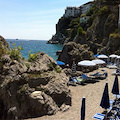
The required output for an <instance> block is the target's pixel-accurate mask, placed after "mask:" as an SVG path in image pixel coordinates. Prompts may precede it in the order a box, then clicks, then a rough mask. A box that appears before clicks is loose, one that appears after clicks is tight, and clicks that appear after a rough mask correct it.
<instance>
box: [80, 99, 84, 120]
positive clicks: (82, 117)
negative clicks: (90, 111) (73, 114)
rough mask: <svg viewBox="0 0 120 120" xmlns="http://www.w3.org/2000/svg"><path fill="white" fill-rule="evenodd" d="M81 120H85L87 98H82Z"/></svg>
mask: <svg viewBox="0 0 120 120" xmlns="http://www.w3.org/2000/svg"><path fill="white" fill-rule="evenodd" d="M80 120H85V98H82V105H81V119H80Z"/></svg>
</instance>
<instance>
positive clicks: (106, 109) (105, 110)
mask: <svg viewBox="0 0 120 120" xmlns="http://www.w3.org/2000/svg"><path fill="white" fill-rule="evenodd" d="M106 119H107V109H105V120H106Z"/></svg>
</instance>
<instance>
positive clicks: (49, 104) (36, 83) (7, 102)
mask: <svg viewBox="0 0 120 120" xmlns="http://www.w3.org/2000/svg"><path fill="white" fill-rule="evenodd" d="M3 39H4V38H2V37H0V43H1V44H2V46H4V47H2V48H3V49H5V48H6V49H5V50H6V52H4V53H3V54H1V58H0V119H8V120H10V119H12V120H14V119H24V118H33V117H38V116H43V115H52V114H55V113H56V112H58V111H64V110H65V109H68V108H69V106H71V93H70V90H69V88H68V86H67V79H68V78H67V76H66V74H65V73H64V72H63V70H62V69H61V68H60V67H59V66H58V65H57V64H56V62H55V61H54V60H53V59H52V58H51V57H49V56H48V55H47V54H45V53H39V54H38V55H37V59H36V60H34V61H31V62H28V61H27V60H24V59H23V58H22V57H21V58H19V60H15V59H13V58H11V56H10V54H8V53H7V50H9V51H10V48H9V46H8V44H7V42H6V41H4V42H3V41H2V40H3Z"/></svg>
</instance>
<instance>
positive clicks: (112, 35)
mask: <svg viewBox="0 0 120 120" xmlns="http://www.w3.org/2000/svg"><path fill="white" fill-rule="evenodd" d="M110 38H114V39H120V34H118V33H112V34H110Z"/></svg>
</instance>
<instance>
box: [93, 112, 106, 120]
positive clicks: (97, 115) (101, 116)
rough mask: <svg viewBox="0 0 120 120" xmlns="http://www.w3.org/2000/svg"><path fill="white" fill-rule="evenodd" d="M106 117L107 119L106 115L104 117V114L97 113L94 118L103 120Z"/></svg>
mask: <svg viewBox="0 0 120 120" xmlns="http://www.w3.org/2000/svg"><path fill="white" fill-rule="evenodd" d="M104 117H105V115H104V114H101V113H96V114H95V115H94V116H93V118H94V119H99V120H103V119H104Z"/></svg>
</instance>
